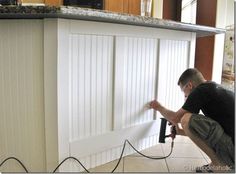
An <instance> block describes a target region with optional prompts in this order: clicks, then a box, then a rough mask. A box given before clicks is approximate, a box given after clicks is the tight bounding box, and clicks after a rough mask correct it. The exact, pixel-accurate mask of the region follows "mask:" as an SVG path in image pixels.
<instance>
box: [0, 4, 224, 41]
mask: <svg viewBox="0 0 236 174" xmlns="http://www.w3.org/2000/svg"><path fill="white" fill-rule="evenodd" d="M9 11H10V12H9ZM11 11H12V12H11ZM44 18H64V19H77V20H87V21H97V22H107V23H117V24H125V25H135V26H144V27H152V28H162V29H170V30H178V31H187V32H195V33H196V34H197V37H205V36H213V35H216V34H221V33H225V31H226V30H225V29H221V28H214V27H209V26H203V25H194V24H188V23H182V22H176V21H171V20H164V19H158V18H151V17H144V16H135V15H129V14H121V13H115V12H109V11H103V10H94V9H86V8H80V7H67V6H61V7H53V6H24V7H17V6H15V7H14V6H13V7H12V6H11V7H3V6H1V7H0V19H44Z"/></svg>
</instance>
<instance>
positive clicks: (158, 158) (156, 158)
mask: <svg viewBox="0 0 236 174" xmlns="http://www.w3.org/2000/svg"><path fill="white" fill-rule="evenodd" d="M126 143H128V144H129V145H130V146H131V147H132V148H133V149H134V151H135V152H137V153H138V154H140V155H141V156H143V157H145V158H149V159H152V160H160V159H165V158H168V157H169V156H170V155H171V153H172V151H173V147H174V141H173V140H172V142H171V151H170V153H169V154H168V155H167V156H164V157H152V156H147V155H145V154H143V153H141V152H139V151H138V150H137V149H136V148H135V147H134V146H133V145H132V144H131V143H130V142H129V140H125V142H124V145H123V148H122V151H121V154H120V158H119V160H118V162H117V164H116V166H115V167H114V169H113V170H112V171H111V173H113V172H114V171H115V170H116V169H117V167H118V166H119V164H120V161H121V159H122V157H123V154H124V151H125V146H126ZM10 159H14V160H16V161H17V162H19V163H20V164H21V166H22V167H23V168H24V170H25V172H26V173H28V170H27V169H26V167H25V166H24V165H23V163H22V162H21V161H20V160H18V159H17V158H15V157H9V158H7V159H5V160H4V161H3V162H2V163H1V164H0V167H1V166H2V165H3V164H4V163H5V162H6V161H8V160H10ZM68 159H73V160H75V161H77V162H78V163H79V164H80V165H81V166H82V167H83V169H84V170H85V171H86V172H87V173H90V172H89V170H88V169H86V167H85V166H84V165H83V164H82V163H81V162H80V161H79V160H78V159H77V158H75V157H73V156H70V157H67V158H65V159H64V160H63V161H62V162H60V164H59V165H58V166H57V167H56V168H55V169H54V170H53V173H55V172H56V171H57V169H58V168H59V167H60V166H61V165H62V164H63V163H64V162H65V161H67V160H68Z"/></svg>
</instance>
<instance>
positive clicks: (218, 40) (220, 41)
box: [212, 0, 234, 83]
mask: <svg viewBox="0 0 236 174" xmlns="http://www.w3.org/2000/svg"><path fill="white" fill-rule="evenodd" d="M231 24H234V0H226V1H217V13H216V27H219V28H226V26H228V25H231ZM224 39H225V35H224V34H219V35H216V36H215V44H214V47H215V49H214V61H213V70H212V80H214V81H216V82H218V83H221V77H222V66H223V54H224Z"/></svg>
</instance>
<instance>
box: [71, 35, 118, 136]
mask: <svg viewBox="0 0 236 174" xmlns="http://www.w3.org/2000/svg"><path fill="white" fill-rule="evenodd" d="M69 40H70V41H69V42H70V44H69V45H70V46H69V55H70V56H69V62H70V63H69V71H70V72H69V77H70V78H69V84H70V89H69V100H70V108H69V110H70V112H69V113H70V116H69V119H70V121H69V122H70V141H73V140H80V139H84V138H86V137H89V136H94V135H100V134H104V133H106V132H108V131H110V130H111V129H112V100H113V98H112V90H113V87H112V86H113V81H112V78H113V42H114V41H113V37H111V36H105V35H104V36H99V35H84V34H82V35H80V34H71V35H70V36H69Z"/></svg>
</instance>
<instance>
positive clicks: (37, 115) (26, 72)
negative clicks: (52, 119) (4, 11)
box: [0, 20, 46, 172]
mask: <svg viewBox="0 0 236 174" xmlns="http://www.w3.org/2000/svg"><path fill="white" fill-rule="evenodd" d="M43 97H44V91H43V22H42V21H41V20H1V21H0V162H2V160H3V159H5V158H7V157H9V156H15V157H17V158H19V159H20V160H21V161H22V162H23V163H24V164H25V165H26V166H27V168H28V169H29V170H30V171H32V172H36V171H45V168H46V164H45V158H46V157H45V137H44V134H45V132H44V98H43ZM36 149H37V150H36ZM0 171H1V172H24V171H23V169H22V168H21V167H20V166H19V165H18V164H17V163H15V162H13V161H9V162H8V163H6V165H5V166H2V167H1V168H0Z"/></svg>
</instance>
